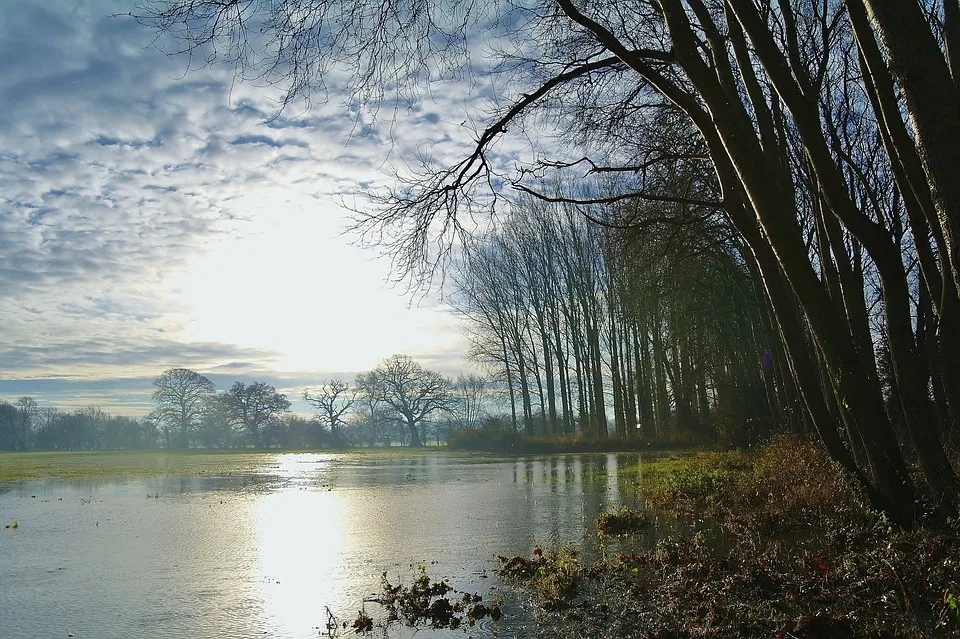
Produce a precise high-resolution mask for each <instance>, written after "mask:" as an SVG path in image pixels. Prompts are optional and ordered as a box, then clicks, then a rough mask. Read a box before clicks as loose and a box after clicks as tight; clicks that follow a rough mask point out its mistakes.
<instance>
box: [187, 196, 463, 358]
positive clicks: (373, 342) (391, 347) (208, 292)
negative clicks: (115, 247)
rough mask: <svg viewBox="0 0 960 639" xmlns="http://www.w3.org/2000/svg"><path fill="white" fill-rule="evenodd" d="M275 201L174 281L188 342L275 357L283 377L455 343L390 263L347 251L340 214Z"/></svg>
mask: <svg viewBox="0 0 960 639" xmlns="http://www.w3.org/2000/svg"><path fill="white" fill-rule="evenodd" d="M270 201H271V198H270V197H269V194H267V195H264V194H261V196H260V197H258V198H256V202H257V203H259V204H260V205H261V206H260V208H258V209H257V210H258V213H257V214H256V216H255V217H254V218H253V219H251V220H250V221H248V222H244V223H241V224H240V225H239V226H238V227H237V230H236V232H235V233H232V234H229V235H224V236H222V237H221V238H219V239H217V240H215V241H214V242H212V243H211V244H210V245H208V247H207V249H206V251H205V252H204V254H203V255H200V256H198V257H197V258H196V259H195V260H194V261H193V263H192V264H191V265H190V267H189V268H188V269H187V270H186V271H185V272H184V273H183V274H182V275H181V277H180V278H178V288H179V289H180V296H181V300H182V318H183V321H184V324H185V333H186V335H185V337H186V338H187V339H189V340H194V341H205V342H220V343H229V344H233V345H236V346H240V347H248V348H257V349H264V350H267V351H271V352H273V353H275V354H276V359H275V361H274V365H275V366H276V367H277V368H279V369H282V370H287V371H308V370H326V371H358V370H364V369H367V368H370V367H372V366H374V365H376V363H377V362H379V361H380V360H381V359H383V358H384V357H387V356H389V355H391V354H393V353H397V352H430V351H436V350H437V349H438V348H439V349H441V350H442V349H446V348H449V347H450V346H451V345H452V344H453V343H454V342H456V340H457V336H456V331H455V327H454V321H453V320H452V318H451V317H450V314H449V312H447V311H446V309H445V308H444V307H442V306H437V305H433V306H429V307H417V306H412V305H411V303H410V299H409V298H408V297H405V296H404V295H403V294H401V292H399V291H397V290H396V289H394V288H391V287H390V286H389V284H388V277H389V265H388V264H387V262H386V260H378V259H376V256H375V254H373V253H372V252H370V251H364V250H362V249H360V248H358V247H356V246H351V245H350V244H349V238H348V237H344V236H343V234H342V229H343V226H344V219H345V216H344V212H343V211H342V210H340V209H338V208H336V207H327V208H326V209H324V208H321V207H318V206H317V204H316V202H315V201H313V202H309V201H308V202H304V201H300V202H291V201H290V200H289V199H288V200H287V201H285V202H284V203H283V205H277V204H272V205H270V207H268V206H266V203H268V202H270ZM277 201H278V200H273V202H277Z"/></svg>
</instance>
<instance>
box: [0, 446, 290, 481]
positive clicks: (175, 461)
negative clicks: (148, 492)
mask: <svg viewBox="0 0 960 639" xmlns="http://www.w3.org/2000/svg"><path fill="white" fill-rule="evenodd" d="M297 452H303V451H297ZM278 454H279V451H278V452H250V451H229V452H224V451H204V450H185V451H170V450H157V451H144V450H121V451H102V450H97V451H69V452H28V453H0V483H3V482H6V483H10V482H21V481H33V480H41V479H66V480H71V479H103V478H108V477H152V476H160V475H167V476H188V475H199V474H209V475H228V474H234V475H238V474H255V473H257V472H261V471H262V470H263V469H264V468H268V467H270V466H272V465H275V464H276V461H277V455H278Z"/></svg>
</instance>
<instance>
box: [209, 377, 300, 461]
mask: <svg viewBox="0 0 960 639" xmlns="http://www.w3.org/2000/svg"><path fill="white" fill-rule="evenodd" d="M220 402H221V403H222V404H223V406H224V409H225V410H226V413H227V415H229V416H230V419H231V420H232V421H233V422H234V423H235V424H238V425H239V426H240V428H241V429H242V430H243V431H244V433H245V434H246V435H247V436H248V437H249V438H250V441H252V442H253V445H254V446H256V447H257V448H259V447H260V446H261V445H262V444H263V441H262V440H263V433H262V428H263V427H264V426H265V425H267V424H269V423H270V422H272V421H274V420H277V419H279V417H280V415H281V414H283V413H285V412H286V411H288V410H289V409H290V402H289V401H287V398H286V396H285V395H282V394H280V393H278V392H277V389H275V388H274V387H273V386H270V385H269V384H266V383H264V382H254V383H253V384H250V385H249V386H247V385H245V384H244V383H243V382H236V383H235V384H234V385H233V386H231V387H230V390H228V391H226V392H224V393H222V394H221V395H220Z"/></svg>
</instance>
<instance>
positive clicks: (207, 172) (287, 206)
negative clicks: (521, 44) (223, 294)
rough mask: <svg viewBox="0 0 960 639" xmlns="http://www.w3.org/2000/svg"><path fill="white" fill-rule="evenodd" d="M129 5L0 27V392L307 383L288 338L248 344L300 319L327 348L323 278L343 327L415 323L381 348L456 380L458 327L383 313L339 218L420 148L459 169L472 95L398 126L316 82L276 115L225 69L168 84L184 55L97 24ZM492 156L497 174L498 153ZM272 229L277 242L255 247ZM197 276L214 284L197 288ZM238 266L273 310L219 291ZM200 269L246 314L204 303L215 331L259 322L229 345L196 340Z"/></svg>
mask: <svg viewBox="0 0 960 639" xmlns="http://www.w3.org/2000/svg"><path fill="white" fill-rule="evenodd" d="M128 9H129V7H128V3H127V2H121V1H120V0H117V1H102V2H96V3H73V2H53V1H51V2H48V1H40V0H35V1H33V2H26V3H23V4H22V5H18V9H17V10H16V11H12V10H8V11H5V12H4V18H3V20H2V21H0V59H3V60H4V73H3V74H0V112H2V113H3V114H4V117H3V118H0V318H2V322H3V326H2V330H3V335H2V338H0V380H6V381H0V396H8V395H10V394H18V393H21V391H22V392H24V393H27V392H29V391H30V387H29V382H28V381H27V380H29V379H31V378H32V379H37V380H48V381H37V382H36V383H37V384H38V386H36V387H35V388H34V391H33V392H30V394H36V393H39V392H44V393H46V392H48V390H44V389H54V388H56V391H55V395H52V396H56V397H58V398H64V397H67V395H68V393H69V392H70V390H69V389H72V390H73V391H74V392H76V393H77V395H76V397H75V401H86V400H87V399H90V398H93V397H104V396H105V395H104V393H107V391H110V389H114V390H115V392H116V393H117V395H116V398H118V399H115V400H111V401H113V403H114V404H116V405H117V406H120V405H123V402H124V401H128V402H129V405H130V406H131V407H132V409H133V410H134V411H135V412H136V411H139V410H141V409H142V408H143V401H142V397H143V392H144V387H143V380H149V379H151V378H152V376H153V375H155V374H157V373H158V372H160V371H162V370H163V369H164V368H167V367H171V366H187V367H191V368H196V369H197V370H201V371H210V372H211V373H212V374H216V375H217V376H218V379H219V378H220V377H219V376H221V375H222V376H223V377H224V379H226V378H227V377H229V376H230V375H231V374H236V375H240V374H242V375H249V374H258V375H263V376H269V377H270V378H271V379H276V380H278V381H283V380H286V381H283V383H284V384H285V387H286V388H293V387H294V386H295V384H294V382H296V383H300V382H303V384H304V385H308V384H311V383H316V381H317V376H318V375H320V374H321V373H317V374H314V375H308V374H307V373H304V372H297V373H290V374H289V376H288V377H286V378H285V377H284V375H287V374H286V373H284V372H283V370H282V367H283V362H284V361H288V360H289V359H290V351H292V350H295V341H296V340H292V339H291V340H287V341H286V342H283V343H282V344H280V343H279V342H277V341H276V340H273V341H271V340H269V339H266V338H265V337H264V336H263V333H265V332H270V331H276V332H278V333H283V332H287V333H288V334H289V332H290V331H291V330H293V327H294V325H293V324H290V323H289V322H290V318H292V317H294V316H297V315H300V316H306V315H310V316H312V317H314V318H315V319H314V322H315V323H317V324H318V330H317V331H316V333H317V335H319V336H321V337H323V336H324V333H325V331H324V330H323V326H324V324H323V322H324V321H325V320H324V316H329V317H331V318H332V317H333V315H334V314H333V313H331V312H330V309H329V308H328V302H327V300H325V299H323V297H324V296H322V295H315V289H316V286H317V282H318V281H319V282H323V281H324V279H326V280H328V281H332V280H334V279H336V280H338V281H340V282H341V284H342V282H344V281H349V282H350V283H353V284H354V288H353V289H351V288H350V287H349V286H343V285H338V286H337V287H336V290H337V291H338V298H337V300H336V304H337V305H338V306H339V307H340V308H342V309H343V310H342V311H340V312H339V313H338V314H339V315H341V316H343V315H345V314H349V312H350V309H351V308H357V307H362V308H364V309H365V310H364V313H365V314H366V315H368V316H373V315H376V313H377V311H376V309H377V308H381V307H382V308H389V309H390V310H389V313H390V315H389V316H390V318H391V319H390V321H391V322H392V324H393V325H394V326H399V325H400V324H401V323H403V322H407V323H408V324H409V326H410V327H413V328H410V330H407V331H406V332H404V331H400V330H398V331H397V334H398V335H403V336H404V337H403V339H405V340H407V341H405V342H404V341H402V340H401V341H398V343H397V344H396V346H395V348H394V350H400V351H411V352H412V354H415V355H417V356H423V357H424V361H425V363H427V364H428V365H429V364H431V363H435V364H436V365H437V366H438V367H442V368H443V369H444V371H445V372H450V373H451V374H452V373H453V372H454V370H453V369H454V368H455V367H457V366H458V365H460V366H462V362H460V360H459V355H458V353H459V352H462V350H461V351H458V350H457V349H459V348H460V346H459V342H458V338H457V329H456V326H455V323H454V321H453V320H451V319H450V318H449V317H447V316H445V315H444V314H443V313H437V312H435V309H432V308H426V309H423V310H422V311H418V310H417V309H412V310H411V311H410V313H411V315H410V317H411V318H413V319H404V318H403V317H402V314H401V313H400V312H398V311H396V310H395V309H394V308H393V307H394V306H395V303H394V302H393V301H391V299H392V298H395V297H396V294H395V293H393V292H389V291H387V292H384V291H382V290H379V289H378V288H377V287H376V285H375V284H374V283H375V282H380V283H382V282H383V281H384V280H385V279H386V278H387V276H388V273H387V272H386V269H387V265H386V263H385V262H380V263H373V262H371V261H370V255H362V256H361V255H360V254H359V253H358V252H357V251H352V250H347V249H345V248H344V247H343V245H344V243H345V242H346V240H345V239H344V238H342V237H340V233H341V232H342V230H343V228H344V226H345V220H344V216H345V213H344V211H342V210H341V209H340V208H339V204H338V202H339V199H340V197H341V196H342V195H343V194H356V193H357V192H359V191H362V190H363V189H366V188H377V187H378V186H382V185H384V184H389V180H390V178H385V177H384V176H385V175H389V173H390V169H391V166H392V164H393V163H396V164H397V165H399V166H402V165H403V164H404V163H405V162H408V161H411V159H412V158H416V157H417V156H418V154H420V152H421V150H422V149H429V150H430V154H431V155H432V156H433V157H434V158H435V159H436V160H437V161H439V162H447V161H449V160H451V159H452V158H454V157H455V156H456V154H457V152H458V150H462V148H463V145H464V144H469V143H470V141H471V139H472V137H473V134H472V132H471V131H470V130H467V129H464V128H462V127H460V125H459V124H458V123H460V122H462V121H463V120H464V117H465V116H464V113H465V112H467V111H470V110H471V109H472V108H474V107H476V102H477V101H480V100H483V99H485V98H484V93H483V91H480V92H479V93H477V94H475V95H473V97H470V98H468V100H470V101H473V102H470V105H469V107H468V105H467V104H466V103H465V102H464V100H463V98H462V96H464V95H468V94H469V93H470V91H471V88H470V86H469V82H467V81H464V83H463V84H462V85H458V86H455V87H453V88H452V89H451V92H450V93H448V94H447V93H440V92H435V95H434V96H433V97H432V98H431V99H430V100H425V101H423V102H417V103H414V104H412V105H409V108H405V109H404V110H400V111H395V110H394V107H393V105H392V104H391V103H390V101H389V100H390V96H389V95H388V96H386V98H385V101H384V102H383V103H381V104H370V105H367V107H366V108H363V109H361V108H359V107H358V106H357V105H355V104H350V103H349V102H346V103H345V102H344V101H342V100H340V99H339V98H338V97H336V96H337V94H336V92H335V87H336V86H337V78H336V77H331V78H330V82H329V86H330V87H333V89H332V92H331V99H330V100H329V101H328V102H326V103H320V102H318V103H316V104H315V105H314V106H313V107H312V108H311V109H310V110H309V111H307V112H304V113H293V112H283V113H280V114H278V113H277V111H276V105H277V98H278V97H279V96H280V95H281V89H280V88H277V87H262V86H255V85H253V84H249V83H246V84H244V83H236V82H235V81H234V77H233V75H232V71H231V70H230V69H223V68H216V67H213V68H204V69H199V70H194V71H190V72H189V73H186V74H185V61H184V60H183V59H173V58H169V57H167V56H165V55H164V54H163V53H162V52H160V51H158V50H157V49H156V48H155V47H153V46H151V34H150V33H149V32H147V31H145V30H144V29H142V28H141V27H139V26H138V25H137V24H136V23H135V21H133V20H131V19H127V18H123V17H111V15H112V14H115V13H122V12H124V11H127V10H128ZM378 108H379V109H380V111H379V112H378ZM394 115H395V116H397V119H396V120H395V121H394V120H393V118H392V116H394ZM503 153H504V155H503V158H505V159H504V161H505V162H506V161H509V159H510V158H511V157H512V156H511V154H510V152H509V149H508V150H507V151H504V152H503ZM385 180H387V181H385ZM277 229H280V230H281V231H282V232H284V233H287V235H285V236H283V237H284V238H286V239H284V240H283V241H284V242H286V243H287V244H286V245H289V246H291V247H293V248H291V249H290V250H287V251H285V250H284V246H285V245H284V244H281V243H280V242H279V241H275V242H268V241H266V240H263V239H262V238H269V237H273V236H272V235H271V234H276V233H277V232H280V231H278V230H277ZM306 234H309V239H308V240H307V239H304V238H303V237H300V236H303V235H306ZM257 238H261V239H257ZM238 246H243V247H247V246H249V247H253V248H256V249H257V250H256V251H252V250H251V251H250V252H249V253H244V252H243V251H241V250H239V249H237V248H236V247H238ZM231 247H232V248H231ZM263 247H268V248H270V252H267V251H264V250H261V249H263ZM223 255H229V256H230V260H229V261H224V260H223V259H221V258H220V257H218V256H221V257H222V256H223ZM198 264H206V265H208V266H207V268H209V269H213V270H214V272H213V273H212V274H211V273H206V274H203V273H200V272H199V271H198ZM280 268H282V269H283V270H278V269H280ZM218 269H223V270H218ZM227 269H232V270H227ZM235 271H237V272H239V271H242V273H243V276H244V277H247V278H253V279H255V280H256V281H258V282H266V283H270V285H271V286H276V287H277V288H276V290H278V291H280V292H282V296H280V297H276V298H271V299H268V300H267V301H266V302H265V304H269V305H270V306H267V307H265V308H266V311H264V312H263V313H260V312H259V311H258V312H253V311H248V309H247V307H249V306H250V305H251V304H254V303H255V300H256V296H255V295H253V294H250V292H249V288H245V287H244V286H242V285H241V284H242V283H241V284H237V285H233V284H231V286H229V287H227V286H220V284H221V283H222V282H224V281H226V280H227V279H229V278H233V277H235V276H238V275H237V273H236V272H235ZM200 275H203V278H202V279H204V282H205V284H204V285H205V286H207V287H208V288H205V289H203V291H205V293H204V294H207V293H208V292H209V293H210V294H214V293H216V291H217V290H218V288H219V289H223V288H229V290H231V291H236V296H238V297H241V298H242V299H237V298H236V297H234V298H232V299H230V300H224V301H223V302H222V303H221V302H220V300H219V299H218V300H217V303H218V304H221V306H222V305H223V304H227V303H229V304H232V305H235V307H236V309H237V311H236V313H235V314H233V315H230V314H229V313H226V314H224V315H223V316H222V317H221V316H219V315H218V318H219V319H218V321H221V322H224V323H226V324H230V325H232V326H240V325H243V324H244V323H245V322H247V323H249V321H252V320H250V318H251V317H254V318H256V321H257V322H258V323H257V324H256V325H252V324H251V327H252V328H250V329H249V330H234V331H232V332H231V331H230V330H226V329H225V330H224V332H223V333H224V335H228V336H227V337H221V336H219V335H217V334H214V333H215V331H213V330H212V329H211V330H206V331H201V330H199V329H198V326H200V325H201V324H202V323H203V318H202V317H198V316H197V309H198V308H200V307H201V306H203V304H202V303H201V302H203V300H199V299H197V295H198V294H197V290H199V289H197V288H196V285H195V284H196V280H197V279H201V278H200V277H199V276H200ZM361 283H362V284H361ZM234 284H236V283H234ZM280 284H283V285H282V286H281V285H280ZM330 286H332V284H330ZM357 286H363V287H364V288H363V289H358V288H356V287H357ZM245 295H248V296H247V297H243V296H245ZM321 300H322V301H321ZM431 304H435V301H431ZM207 306H209V304H207ZM418 313H419V315H418ZM425 318H426V319H425ZM331 321H333V320H332V319H331ZM339 322H340V323H338V324H336V325H335V326H336V328H335V330H334V329H332V330H331V331H330V332H331V333H332V334H333V335H335V337H334V339H338V340H340V341H341V342H342V341H349V340H356V341H361V340H362V339H363V338H362V336H360V335H359V334H356V335H353V334H347V333H348V332H349V331H350V330H351V324H356V321H353V320H352V319H351V318H350V317H346V318H344V317H341V318H340V320H339ZM429 322H435V323H434V324H429ZM428 324H429V325H428ZM331 326H333V325H331ZM214 328H216V327H214ZM296 328H297V330H304V331H306V330H309V328H310V326H309V324H308V323H307V322H301V323H300V324H297V325H296ZM379 331H380V332H381V333H382V332H383V329H382V328H380V329H379ZM417 331H419V333H417ZM415 333H417V334H418V335H421V337H419V338H418V337H416V336H415V335H414V334H415ZM234 334H235V335H237V336H239V337H243V339H239V337H238V339H233V337H230V336H229V335H234ZM304 334H305V335H306V333H304ZM423 335H427V336H428V337H429V339H427V338H424V337H422V336H423ZM379 337H381V338H382V335H380V336H379ZM430 340H435V341H430ZM278 344H279V345H278ZM291 344H294V345H293V346H291ZM316 351H317V353H318V355H317V358H316V360H315V364H314V365H313V369H315V370H316V371H323V370H325V369H326V368H331V367H337V368H352V367H355V368H358V369H359V368H360V367H361V366H364V365H372V363H375V362H373V361H367V360H371V357H370V356H367V360H365V361H364V362H363V363H355V364H354V365H353V366H347V365H345V364H344V363H343V362H341V361H338V362H337V363H336V364H330V363H325V362H324V361H323V352H324V348H319V347H318V348H317V349H316ZM389 354H390V353H386V352H385V353H383V356H387V355H389ZM299 369H300V370H301V371H303V370H305V367H304V366H300V367H299ZM351 375H352V374H351ZM127 379H129V380H133V381H131V383H133V384H134V385H136V384H140V386H138V387H137V388H139V389H140V390H136V389H135V388H134V387H132V386H128V385H127V382H125V381H122V380H127ZM49 380H60V381H58V382H57V384H60V386H56V387H54V386H51V385H50V384H52V383H53V381H49ZM70 380H72V381H70ZM97 380H107V381H105V382H103V384H106V385H105V386H103V385H100V386H98V385H97V384H100V382H98V381H97ZM137 380H139V381H137ZM11 384H12V386H11ZM11 388H15V389H16V390H10V389H11ZM147 390H148V389H147ZM121 391H122V392H121ZM49 392H51V393H53V392H54V391H53V390H49ZM111 392H113V391H111ZM124 393H126V394H124ZM137 393H139V395H137ZM133 397H139V398H140V399H136V400H135V401H134V399H131V398H133ZM124 398H125V399H124ZM71 401H74V400H71Z"/></svg>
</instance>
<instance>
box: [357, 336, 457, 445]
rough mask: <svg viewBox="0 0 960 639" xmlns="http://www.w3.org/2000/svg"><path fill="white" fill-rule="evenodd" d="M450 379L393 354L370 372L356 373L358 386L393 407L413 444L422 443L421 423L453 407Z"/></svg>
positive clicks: (404, 356)
mask: <svg viewBox="0 0 960 639" xmlns="http://www.w3.org/2000/svg"><path fill="white" fill-rule="evenodd" d="M450 386H451V382H450V380H449V379H447V378H446V377H444V376H443V375H441V374H440V373H435V372H433V371H429V370H426V369H424V368H423V367H422V366H420V364H419V363H417V362H416V361H414V360H413V358H411V357H409V356H407V355H393V356H392V357H388V358H387V359H385V360H383V362H381V363H380V365H379V366H377V367H376V368H375V369H373V370H372V371H370V372H369V373H361V374H360V375H357V388H358V390H359V391H360V392H361V393H363V394H364V395H366V396H369V397H372V398H375V399H377V400H379V401H381V402H383V403H385V404H387V405H389V406H390V407H391V408H393V410H394V411H396V414H397V421H398V422H400V423H402V424H404V425H405V426H406V428H407V430H408V432H409V435H410V445H411V446H417V447H419V446H422V445H423V440H422V438H421V437H420V426H421V424H422V423H423V422H424V421H425V420H426V419H427V418H428V417H429V416H430V415H432V414H434V413H436V412H438V411H444V410H450V409H451V408H452V406H453V397H452V395H451V394H450Z"/></svg>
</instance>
